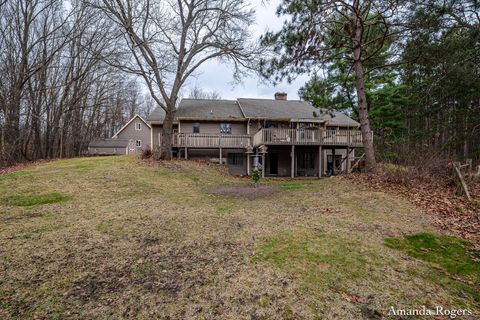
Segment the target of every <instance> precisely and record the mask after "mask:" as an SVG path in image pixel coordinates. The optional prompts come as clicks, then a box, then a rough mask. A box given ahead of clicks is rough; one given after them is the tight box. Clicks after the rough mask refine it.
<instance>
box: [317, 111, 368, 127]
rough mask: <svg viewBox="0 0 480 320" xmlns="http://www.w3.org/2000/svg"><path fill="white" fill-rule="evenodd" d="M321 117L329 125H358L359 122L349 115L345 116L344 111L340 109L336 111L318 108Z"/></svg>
mask: <svg viewBox="0 0 480 320" xmlns="http://www.w3.org/2000/svg"><path fill="white" fill-rule="evenodd" d="M320 112H321V115H322V119H324V120H325V122H327V124H328V125H330V126H339V127H359V126H360V123H358V122H357V121H355V120H353V119H352V118H350V117H349V116H347V115H346V114H345V113H343V112H341V111H336V110H331V111H329V110H326V109H321V110H320Z"/></svg>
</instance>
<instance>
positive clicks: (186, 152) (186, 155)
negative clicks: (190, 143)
mask: <svg viewBox="0 0 480 320" xmlns="http://www.w3.org/2000/svg"><path fill="white" fill-rule="evenodd" d="M187 159H188V151H187V147H185V160H187Z"/></svg>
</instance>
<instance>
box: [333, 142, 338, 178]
mask: <svg viewBox="0 0 480 320" xmlns="http://www.w3.org/2000/svg"><path fill="white" fill-rule="evenodd" d="M332 163H333V169H332V171H333V172H332V175H333V176H334V175H336V174H337V167H336V166H335V147H333V148H332Z"/></svg>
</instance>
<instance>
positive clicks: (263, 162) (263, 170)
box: [262, 152, 265, 178]
mask: <svg viewBox="0 0 480 320" xmlns="http://www.w3.org/2000/svg"><path fill="white" fill-rule="evenodd" d="M262 178H265V152H263V153H262Z"/></svg>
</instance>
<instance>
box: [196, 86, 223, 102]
mask: <svg viewBox="0 0 480 320" xmlns="http://www.w3.org/2000/svg"><path fill="white" fill-rule="evenodd" d="M188 97H189V98H191V99H211V100H219V99H222V97H221V96H220V93H218V92H217V91H206V90H204V89H202V88H200V87H197V86H194V87H193V88H190V91H189V93H188Z"/></svg>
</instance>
